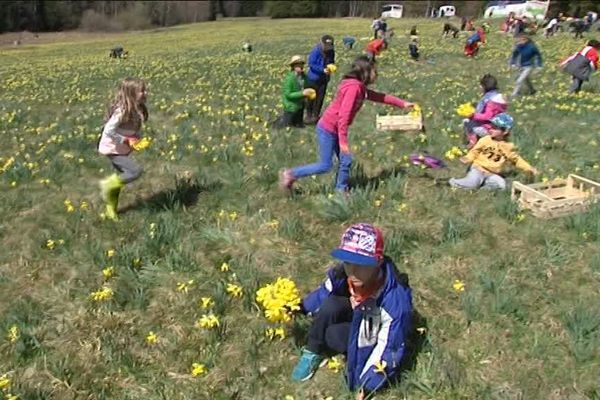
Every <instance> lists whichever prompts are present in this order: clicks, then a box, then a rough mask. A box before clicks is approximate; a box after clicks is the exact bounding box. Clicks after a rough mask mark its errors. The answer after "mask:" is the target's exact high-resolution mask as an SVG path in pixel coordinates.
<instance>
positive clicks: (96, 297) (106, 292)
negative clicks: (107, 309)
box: [90, 286, 114, 302]
mask: <svg viewBox="0 0 600 400" xmlns="http://www.w3.org/2000/svg"><path fill="white" fill-rule="evenodd" d="M113 295H114V292H113V290H112V289H111V288H109V287H108V286H104V287H103V288H101V289H100V290H96V291H95V292H92V293H91V294H90V298H91V299H92V300H93V301H98V302H100V301H108V300H110V299H112V298H113Z"/></svg>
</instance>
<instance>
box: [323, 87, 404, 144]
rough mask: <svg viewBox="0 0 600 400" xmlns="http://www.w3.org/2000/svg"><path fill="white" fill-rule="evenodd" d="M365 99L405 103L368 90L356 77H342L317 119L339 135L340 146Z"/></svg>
mask: <svg viewBox="0 0 600 400" xmlns="http://www.w3.org/2000/svg"><path fill="white" fill-rule="evenodd" d="M365 99H367V100H371V101H374V102H377V103H384V104H389V105H392V106H396V107H399V108H404V107H406V103H407V102H406V101H405V100H402V99H399V98H397V97H394V96H390V95H389V94H384V93H379V92H375V91H373V90H370V89H368V88H367V86H366V85H365V84H364V83H362V82H361V81H359V80H357V79H353V78H346V79H343V80H342V82H340V85H339V86H338V89H337V93H336V94H335V97H334V99H333V101H332V102H331V104H329V107H327V109H326V110H325V112H324V113H323V116H322V117H321V119H320V120H319V125H320V126H321V128H323V129H325V130H326V131H327V132H331V133H332V134H334V135H338V136H339V143H340V147H344V146H348V127H349V126H350V125H351V124H352V121H353V120H354V117H355V116H356V113H357V112H358V110H360V108H361V107H362V105H363V102H364V101H365Z"/></svg>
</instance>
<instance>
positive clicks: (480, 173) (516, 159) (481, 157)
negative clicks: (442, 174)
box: [448, 113, 538, 190]
mask: <svg viewBox="0 0 600 400" xmlns="http://www.w3.org/2000/svg"><path fill="white" fill-rule="evenodd" d="M491 124H492V127H491V128H490V130H489V135H488V136H485V137H483V138H482V139H480V140H479V141H478V142H477V144H476V145H475V146H474V147H473V148H472V149H471V150H470V151H469V153H467V155H466V156H464V157H462V158H461V159H460V161H461V162H462V163H464V164H471V168H470V169H469V173H468V174H467V176H465V177H464V178H461V179H457V178H452V179H450V181H449V182H448V183H449V184H450V186H452V187H455V188H460V189H479V188H484V189H500V190H502V189H505V188H506V181H505V180H504V178H503V177H502V176H501V174H502V172H503V170H504V167H505V165H506V163H507V162H510V163H512V164H514V165H515V166H516V167H517V168H519V169H521V170H523V171H525V172H529V173H532V174H534V175H537V174H538V171H537V170H536V169H535V168H533V167H532V166H531V165H529V164H528V163H527V161H525V160H524V159H523V158H521V156H519V154H518V153H517V151H516V149H515V145H514V144H513V143H509V142H507V139H508V136H509V135H510V130H511V129H512V127H513V119H512V117H511V116H510V115H508V114H505V113H502V114H498V115H496V116H495V117H494V118H493V119H492V121H491Z"/></svg>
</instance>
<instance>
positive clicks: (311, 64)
mask: <svg viewBox="0 0 600 400" xmlns="http://www.w3.org/2000/svg"><path fill="white" fill-rule="evenodd" d="M329 64H335V51H334V48H333V37H332V36H330V35H325V36H323V37H322V38H321V41H320V42H319V43H317V45H316V46H315V47H313V49H312V50H311V51H310V54H309V55H308V71H307V73H306V87H307V88H310V89H314V90H315V92H316V93H317V97H316V98H315V99H314V100H311V101H308V102H307V104H306V123H307V124H316V123H317V121H318V120H319V117H320V114H321V109H322V108H323V100H324V99H325V92H326V91H327V84H328V83H329V75H330V71H329V69H328V68H327V66H328V65H329Z"/></svg>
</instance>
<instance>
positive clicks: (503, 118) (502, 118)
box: [490, 113, 515, 130]
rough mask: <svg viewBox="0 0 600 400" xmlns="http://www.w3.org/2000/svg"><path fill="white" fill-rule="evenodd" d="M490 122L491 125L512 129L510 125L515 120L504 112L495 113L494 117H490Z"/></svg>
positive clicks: (512, 124)
mask: <svg viewBox="0 0 600 400" xmlns="http://www.w3.org/2000/svg"><path fill="white" fill-rule="evenodd" d="M490 122H491V123H492V125H494V126H497V127H498V128H502V129H506V130H508V129H512V127H513V126H514V124H515V120H514V119H513V117H511V116H510V115H508V114H506V113H501V114H498V115H496V116H495V117H494V118H492V120H491V121H490Z"/></svg>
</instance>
